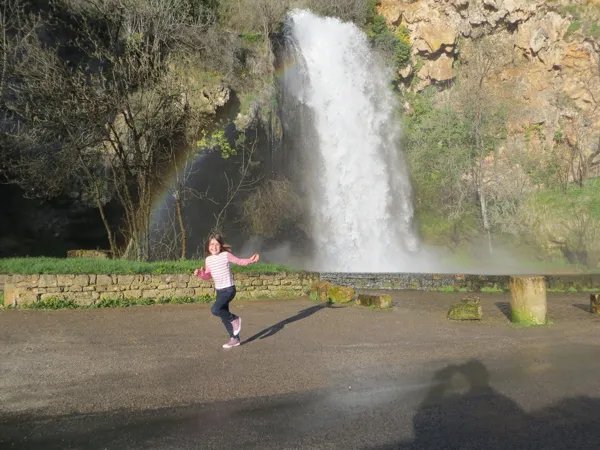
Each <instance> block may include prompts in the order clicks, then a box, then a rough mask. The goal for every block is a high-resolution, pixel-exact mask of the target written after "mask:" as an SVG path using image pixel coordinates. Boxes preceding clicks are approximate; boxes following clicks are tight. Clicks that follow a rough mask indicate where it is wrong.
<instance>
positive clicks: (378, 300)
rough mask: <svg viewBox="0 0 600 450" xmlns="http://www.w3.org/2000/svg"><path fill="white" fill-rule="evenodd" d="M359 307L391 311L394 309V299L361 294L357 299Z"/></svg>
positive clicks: (387, 296) (385, 296)
mask: <svg viewBox="0 0 600 450" xmlns="http://www.w3.org/2000/svg"><path fill="white" fill-rule="evenodd" d="M356 304H357V305H359V306H366V307H371V306H372V307H375V308H379V309H390V308H391V307H392V297H391V296H389V295H369V294H359V295H358V297H357V299H356Z"/></svg>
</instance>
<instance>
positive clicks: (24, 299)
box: [17, 292, 41, 305]
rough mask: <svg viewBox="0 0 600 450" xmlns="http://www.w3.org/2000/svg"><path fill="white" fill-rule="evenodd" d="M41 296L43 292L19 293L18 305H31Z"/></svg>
mask: <svg viewBox="0 0 600 450" xmlns="http://www.w3.org/2000/svg"><path fill="white" fill-rule="evenodd" d="M40 298H41V294H34V293H32V292H25V293H21V294H19V298H18V300H17V305H29V304H31V303H35V302H37V301H38V300H39V299H40Z"/></svg>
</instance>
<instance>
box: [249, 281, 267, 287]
mask: <svg viewBox="0 0 600 450" xmlns="http://www.w3.org/2000/svg"><path fill="white" fill-rule="evenodd" d="M250 284H251V286H262V285H263V284H264V282H263V280H253V281H252V283H250Z"/></svg>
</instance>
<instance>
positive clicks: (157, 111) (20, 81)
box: [7, 0, 205, 259]
mask: <svg viewBox="0 0 600 450" xmlns="http://www.w3.org/2000/svg"><path fill="white" fill-rule="evenodd" d="M83 3H84V4H85V7H86V9H78V7H80V6H81V2H65V3H60V2H58V4H59V5H62V6H63V7H65V8H66V7H70V8H71V11H72V12H73V14H72V17H71V22H72V23H70V24H69V26H70V27H71V28H75V29H76V30H77V33H78V35H77V38H75V39H73V40H72V41H71V42H69V46H70V49H71V51H72V53H75V54H77V55H78V58H77V60H75V61H74V60H67V59H65V58H63V57H62V56H61V54H60V48H52V47H48V46H47V45H45V44H44V43H42V42H41V41H40V39H39V38H38V37H37V36H36V35H33V34H29V35H27V36H26V37H25V38H23V39H21V41H20V43H19V45H21V47H22V51H21V56H20V58H18V59H17V60H16V61H15V62H14V64H13V65H12V68H11V77H13V79H14V80H15V82H14V83H10V84H9V85H8V87H7V89H8V90H9V91H10V94H11V95H10V98H11V101H10V102H9V103H8V107H9V108H10V110H11V111H12V112H13V113H14V114H15V115H16V116H18V117H19V118H21V120H23V122H24V123H25V124H26V125H25V127H24V129H22V130H19V132H16V133H12V143H13V144H14V145H18V146H19V149H20V153H19V155H20V156H19V157H18V158H16V159H13V160H12V161H11V173H14V174H16V177H15V180H14V181H15V182H18V183H19V184H21V185H23V186H25V187H27V188H29V189H30V190H31V191H35V190H37V191H40V187H42V186H43V188H44V189H42V190H43V191H44V192H45V193H50V192H52V190H53V189H54V190H55V191H58V190H61V189H66V188H67V186H69V183H70V187H71V188H74V189H76V190H79V191H83V192H85V193H86V195H88V196H89V197H90V198H92V199H93V200H94V202H95V203H96V204H97V206H98V208H99V210H100V214H101V216H102V218H103V220H104V222H105V226H106V228H107V233H108V235H109V241H110V245H111V249H112V250H113V252H115V254H116V253H117V249H116V246H117V244H116V242H115V239H114V238H113V232H112V231H111V228H110V226H109V224H108V222H107V220H106V217H105V214H104V212H103V205H104V204H105V203H106V201H108V200H109V199H110V198H114V199H116V200H117V201H118V202H119V204H120V205H121V207H122V208H123V212H124V216H125V220H124V223H125V229H124V230H123V234H124V235H125V237H126V240H127V242H128V245H127V247H126V249H125V251H124V256H126V257H130V258H136V259H146V258H148V255H149V239H150V238H149V226H150V223H149V221H150V214H151V208H152V201H153V199H154V197H155V196H156V195H158V194H157V193H158V191H159V190H160V188H161V186H162V184H161V180H162V178H163V176H164V174H165V173H167V172H168V171H169V170H170V166H171V164H172V163H173V161H172V157H171V154H172V152H171V150H172V149H173V148H177V149H181V151H185V150H186V149H187V148H189V146H190V145H192V142H195V139H194V138H195V137H196V135H197V133H198V132H199V130H200V129H202V127H203V120H205V117H204V115H203V114H202V113H200V112H199V111H197V110H196V109H194V108H193V107H192V106H191V105H190V103H189V102H188V101H187V98H188V97H187V96H185V95H182V94H183V93H184V92H185V91H186V86H185V83H186V79H185V76H184V75H182V74H181V73H178V72H177V71H174V70H172V67H173V64H176V62H177V59H176V58H174V57H173V56H174V55H176V54H177V52H178V51H179V49H183V48H187V46H188V45H189V44H190V42H191V41H190V40H193V39H195V35H194V33H201V32H202V31H203V26H202V24H197V23H192V22H190V21H189V19H188V16H187V15H186V10H185V5H187V3H186V2H185V1H184V0H154V1H152V2H137V1H134V0H86V1H85V2H83ZM99 23H100V24H101V25H99ZM58 25H60V24H57V26H58ZM19 142H20V144H19ZM109 194H110V195H109Z"/></svg>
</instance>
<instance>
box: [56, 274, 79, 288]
mask: <svg viewBox="0 0 600 450" xmlns="http://www.w3.org/2000/svg"><path fill="white" fill-rule="evenodd" d="M74 279H75V275H56V284H57V285H58V286H71V284H73V280H74Z"/></svg>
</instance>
